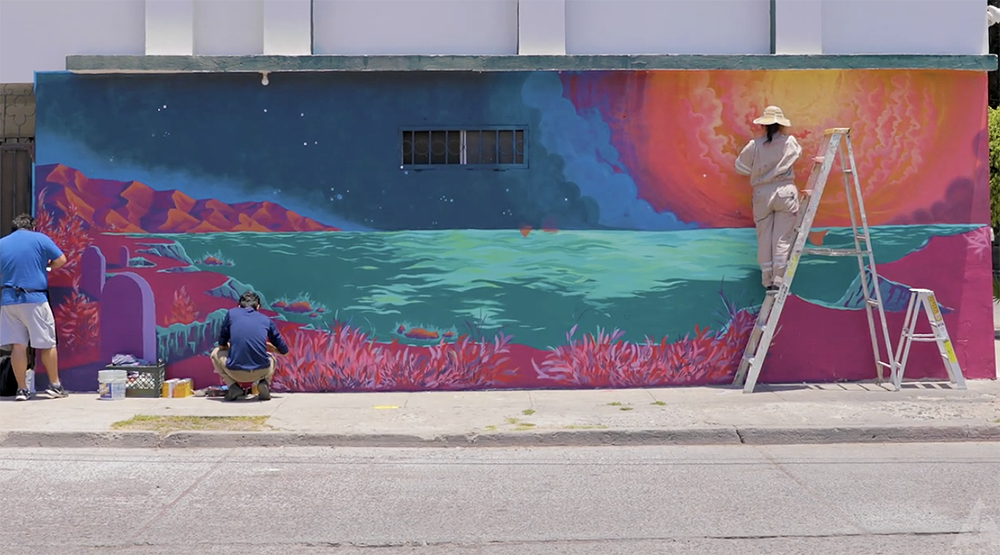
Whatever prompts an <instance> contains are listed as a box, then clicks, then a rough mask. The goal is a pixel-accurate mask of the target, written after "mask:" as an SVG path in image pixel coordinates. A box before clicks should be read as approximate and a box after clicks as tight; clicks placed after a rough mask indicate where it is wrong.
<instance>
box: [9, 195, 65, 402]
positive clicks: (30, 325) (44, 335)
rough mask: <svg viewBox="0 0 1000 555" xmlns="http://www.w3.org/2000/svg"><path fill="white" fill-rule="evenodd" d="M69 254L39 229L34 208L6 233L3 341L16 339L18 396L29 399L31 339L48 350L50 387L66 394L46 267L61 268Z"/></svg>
mask: <svg viewBox="0 0 1000 555" xmlns="http://www.w3.org/2000/svg"><path fill="white" fill-rule="evenodd" d="M64 264H66V255H65V254H63V252H62V251H61V250H59V247H57V246H56V244H55V243H53V242H52V239H49V237H48V236H46V235H45V234H43V233H38V232H37V231H35V219H34V218H32V217H31V216H30V215H28V214H21V215H20V216H17V217H16V218H14V232H13V233H11V234H10V235H8V236H6V237H4V238H3V239H0V345H4V346H6V345H11V346H12V349H11V356H10V362H11V366H12V367H13V369H14V377H15V379H16V380H17V396H16V397H15V400H16V401H27V400H28V397H29V396H30V392H29V391H28V389H27V384H26V383H25V373H26V372H27V371H28V344H29V342H30V344H31V346H32V347H34V348H35V349H37V350H38V351H39V352H40V353H41V356H42V364H44V365H45V371H46V373H48V376H49V387H48V389H46V390H45V392H46V393H47V394H49V395H50V396H51V397H66V396H67V395H68V393H66V390H65V389H64V388H63V386H62V384H60V383H59V357H58V354H57V353H56V322H55V319H54V318H53V316H52V307H51V306H49V298H48V288H49V278H48V274H47V273H46V268H48V269H50V270H57V269H59V268H61V267H62V266H63V265H64Z"/></svg>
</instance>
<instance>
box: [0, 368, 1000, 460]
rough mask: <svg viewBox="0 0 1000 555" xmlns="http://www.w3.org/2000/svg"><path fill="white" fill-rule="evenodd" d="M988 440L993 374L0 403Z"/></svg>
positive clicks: (583, 435)
mask: <svg viewBox="0 0 1000 555" xmlns="http://www.w3.org/2000/svg"><path fill="white" fill-rule="evenodd" d="M136 415H150V416H222V417H225V416H255V415H256V416H265V417H267V420H266V426H265V428H266V430H264V431H251V432H227V431H206V432H199V431H175V432H170V433H165V434H163V433H157V432H150V431H114V430H113V429H112V424H113V423H115V422H119V421H124V420H128V419H131V418H132V417H134V416H136ZM906 441H1000V383H998V382H997V381H971V382H969V389H968V390H966V391H959V390H955V389H953V386H951V385H950V384H947V383H933V384H907V385H905V387H904V389H903V391H899V392H894V391H892V390H891V389H890V388H889V387H888V386H887V385H874V384H843V385H841V384H824V385H792V386H760V387H759V388H758V392H756V393H753V394H744V393H743V392H742V390H740V389H737V388H723V387H720V388H710V387H696V388H670V389H628V390H622V389H618V390H589V391H565V390H543V391H539V390H533V391H475V392H425V393H343V394H336V393H327V394H304V393H297V394H281V393H276V394H274V398H273V399H272V400H271V401H268V402H258V401H256V400H252V399H251V400H245V401H237V402H233V403H226V402H223V401H222V400H221V399H219V398H205V397H189V398H184V399H135V398H129V399H125V400H121V401H101V400H98V398H97V395H96V394H74V395H71V396H70V397H69V398H67V399H48V398H45V397H44V396H41V395H39V396H36V397H35V398H34V399H32V400H31V401H29V402H25V403H15V402H13V400H12V399H11V398H4V399H3V401H2V402H0V447H28V446H30V447H56V446H59V447H68V446H79V447H95V446H107V447H185V446H198V447H237V446H281V445H296V446H307V445H311V446H316V445H324V446H325V445H329V446H347V445H352V446H360V445H364V446H393V447H407V446H428V447H435V446H436V447H441V446H468V447H471V446H529V445H603V444H615V445H655V444H700V445H714V444H740V443H745V444H776V443H786V444H790V443H848V442H906Z"/></svg>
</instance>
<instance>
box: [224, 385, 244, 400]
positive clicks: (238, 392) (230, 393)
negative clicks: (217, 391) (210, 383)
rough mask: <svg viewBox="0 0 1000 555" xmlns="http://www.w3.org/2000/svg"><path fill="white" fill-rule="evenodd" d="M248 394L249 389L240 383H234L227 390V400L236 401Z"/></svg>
mask: <svg viewBox="0 0 1000 555" xmlns="http://www.w3.org/2000/svg"><path fill="white" fill-rule="evenodd" d="M246 396H247V391H246V390H245V389H243V387H242V386H240V384H237V383H234V384H233V385H231V386H229V389H227V390H226V401H235V400H237V399H242V398H244V397H246Z"/></svg>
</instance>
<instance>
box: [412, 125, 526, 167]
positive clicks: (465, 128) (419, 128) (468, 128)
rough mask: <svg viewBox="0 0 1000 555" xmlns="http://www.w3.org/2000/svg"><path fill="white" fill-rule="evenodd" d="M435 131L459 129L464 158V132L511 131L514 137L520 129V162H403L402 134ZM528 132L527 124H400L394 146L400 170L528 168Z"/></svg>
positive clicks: (461, 153) (465, 155) (461, 155)
mask: <svg viewBox="0 0 1000 555" xmlns="http://www.w3.org/2000/svg"><path fill="white" fill-rule="evenodd" d="M435 131H436V132H451V131H460V132H461V133H462V139H461V143H460V147H459V148H460V149H461V152H460V158H463V159H465V158H466V157H467V151H466V145H467V142H466V140H465V138H466V133H468V132H473V131H477V132H483V131H493V132H501V131H511V132H513V133H515V137H516V132H518V131H520V132H521V133H522V139H521V162H520V163H510V164H503V163H499V162H496V163H491V164H467V163H465V164H463V163H459V164H413V163H410V164H404V163H403V158H402V153H403V144H404V142H405V141H406V138H405V137H404V134H406V133H411V132H413V133H420V132H435ZM528 134H529V126H527V125H450V126H449V125H433V126H432V125H412V126H411V125H407V126H400V127H399V128H398V129H397V132H396V137H397V141H398V142H397V145H396V147H397V148H396V152H397V153H398V154H399V156H400V159H399V162H400V163H399V169H400V170H401V171H425V170H480V171H482V170H493V171H506V170H521V169H528V136H529V135H528ZM411 152H412V146H411Z"/></svg>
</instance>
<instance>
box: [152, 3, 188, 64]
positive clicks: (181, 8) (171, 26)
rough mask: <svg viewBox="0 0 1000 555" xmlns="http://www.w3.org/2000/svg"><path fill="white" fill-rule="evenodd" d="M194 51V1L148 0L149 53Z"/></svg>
mask: <svg viewBox="0 0 1000 555" xmlns="http://www.w3.org/2000/svg"><path fill="white" fill-rule="evenodd" d="M192 54H194V0H146V55H147V56H191V55H192Z"/></svg>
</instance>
